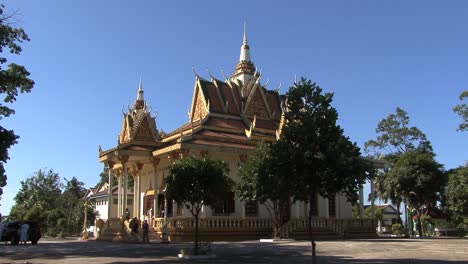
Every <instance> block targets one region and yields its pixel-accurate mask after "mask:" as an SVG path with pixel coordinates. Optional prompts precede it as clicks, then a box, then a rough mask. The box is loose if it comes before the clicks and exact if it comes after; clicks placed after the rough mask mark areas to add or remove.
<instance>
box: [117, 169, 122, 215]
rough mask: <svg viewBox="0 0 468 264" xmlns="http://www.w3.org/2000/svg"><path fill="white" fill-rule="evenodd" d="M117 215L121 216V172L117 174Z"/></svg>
mask: <svg viewBox="0 0 468 264" xmlns="http://www.w3.org/2000/svg"><path fill="white" fill-rule="evenodd" d="M117 184H118V186H117V217H121V216H122V173H118V174H117Z"/></svg>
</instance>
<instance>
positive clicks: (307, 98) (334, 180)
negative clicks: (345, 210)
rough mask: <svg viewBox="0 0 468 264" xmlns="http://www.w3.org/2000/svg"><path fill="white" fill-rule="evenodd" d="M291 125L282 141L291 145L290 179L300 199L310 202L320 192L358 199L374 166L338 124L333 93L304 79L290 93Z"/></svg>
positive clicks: (286, 149)
mask: <svg viewBox="0 0 468 264" xmlns="http://www.w3.org/2000/svg"><path fill="white" fill-rule="evenodd" d="M287 98H288V101H287V102H288V104H287V107H288V111H287V112H286V120H287V123H286V125H285V127H284V129H283V133H282V135H281V138H280V140H279V142H280V143H282V146H288V148H285V149H284V151H287V152H289V153H288V154H289V155H285V156H287V157H289V160H290V164H291V167H290V169H289V175H290V179H291V181H292V183H293V185H294V188H293V190H292V191H293V192H292V195H293V196H294V198H295V199H296V200H301V201H307V200H308V199H309V197H310V196H311V195H314V194H316V193H319V194H320V195H321V196H323V197H329V196H331V195H335V194H337V193H343V194H345V195H346V196H347V197H348V199H349V200H350V201H356V200H357V190H358V188H359V186H360V185H361V184H363V183H364V181H365V178H366V174H365V172H366V170H368V169H370V164H369V163H368V162H366V161H365V160H364V159H362V158H361V157H360V150H359V147H357V145H356V143H352V142H351V141H350V140H349V138H348V137H346V136H345V135H344V131H343V129H342V128H341V127H340V126H339V125H337V124H336V122H337V119H338V112H337V111H336V109H335V108H333V107H332V106H331V102H332V100H333V94H331V93H326V94H322V89H321V88H320V87H319V86H318V85H316V84H315V83H313V84H312V82H311V81H310V80H306V79H304V78H302V79H301V81H300V82H299V83H295V84H294V86H292V87H291V88H290V89H289V91H288V93H287Z"/></svg>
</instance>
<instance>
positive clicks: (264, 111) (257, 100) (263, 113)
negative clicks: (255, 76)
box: [244, 88, 270, 119]
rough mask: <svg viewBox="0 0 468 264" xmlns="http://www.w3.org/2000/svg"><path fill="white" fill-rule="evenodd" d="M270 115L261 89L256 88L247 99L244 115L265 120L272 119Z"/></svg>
mask: <svg viewBox="0 0 468 264" xmlns="http://www.w3.org/2000/svg"><path fill="white" fill-rule="evenodd" d="M268 113H269V109H268V107H267V105H266V103H265V100H264V98H263V96H262V95H261V90H260V89H259V88H255V89H254V90H253V91H252V94H251V95H250V96H249V97H248V99H247V103H246V108H245V111H244V115H245V116H249V117H253V116H257V117H259V118H263V119H270V115H269V114H268Z"/></svg>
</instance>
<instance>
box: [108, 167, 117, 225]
mask: <svg viewBox="0 0 468 264" xmlns="http://www.w3.org/2000/svg"><path fill="white" fill-rule="evenodd" d="M114 164H115V162H113V161H108V162H107V169H108V170H109V189H108V196H107V220H109V219H111V218H112V216H111V213H112V202H113V201H112V187H113V186H112V179H113V177H114V173H113V171H112V168H113V167H114Z"/></svg>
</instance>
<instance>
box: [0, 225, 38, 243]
mask: <svg viewBox="0 0 468 264" xmlns="http://www.w3.org/2000/svg"><path fill="white" fill-rule="evenodd" d="M23 223H26V224H28V225H29V229H28V236H27V239H28V240H27V241H31V244H33V245H36V244H37V242H38V241H39V239H40V238H41V236H42V234H41V230H40V228H39V224H38V223H37V222H34V221H9V222H6V223H3V233H2V237H1V241H5V242H8V241H10V243H11V244H12V245H18V244H19V242H20V234H21V225H22V224H23Z"/></svg>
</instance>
